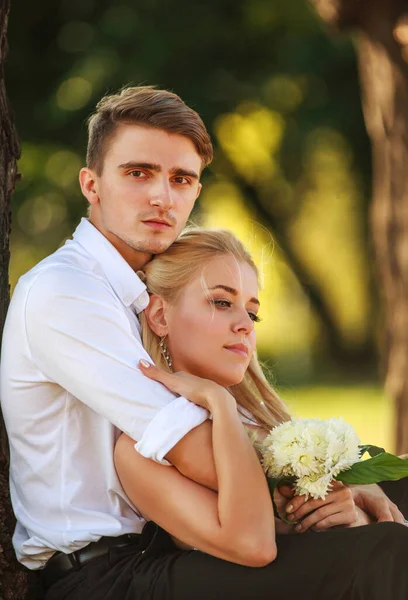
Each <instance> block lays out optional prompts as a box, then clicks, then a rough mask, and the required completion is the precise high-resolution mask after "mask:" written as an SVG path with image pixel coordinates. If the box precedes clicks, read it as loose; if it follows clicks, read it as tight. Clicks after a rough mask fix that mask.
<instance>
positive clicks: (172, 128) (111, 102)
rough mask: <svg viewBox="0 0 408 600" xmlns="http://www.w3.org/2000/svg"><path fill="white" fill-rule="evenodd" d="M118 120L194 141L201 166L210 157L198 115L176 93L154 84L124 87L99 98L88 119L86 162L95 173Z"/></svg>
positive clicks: (209, 146)
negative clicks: (160, 88)
mask: <svg viewBox="0 0 408 600" xmlns="http://www.w3.org/2000/svg"><path fill="white" fill-rule="evenodd" d="M120 124H132V125H142V126H144V127H154V128H155V129H162V130H163V131H167V132H168V133H176V134H179V135H184V136H185V137H187V138H189V139H190V140H191V141H192V142H193V144H194V146H195V148H196V150H197V153H198V155H199V156H200V157H201V160H202V166H203V168H204V167H205V166H207V165H208V164H209V163H210V162H211V161H212V159H213V147H212V143H211V139H210V136H209V134H208V132H207V130H206V128H205V125H204V123H203V121H202V119H201V117H200V116H199V115H198V113H196V112H195V110H193V109H192V108H189V107H188V106H187V105H186V104H185V103H184V102H183V100H182V99H181V98H180V97H179V96H177V95H176V94H173V93H172V92H169V91H167V90H158V89H155V88H154V87H153V86H136V87H126V88H124V89H123V90H121V91H120V92H119V93H118V94H112V95H109V96H105V97H104V98H102V100H100V101H99V102H98V104H97V105H96V111H95V113H94V114H93V115H92V116H91V117H90V118H89V121H88V149H87V154H86V162H87V166H88V167H89V168H90V169H93V170H95V171H96V173H97V174H98V175H101V174H102V170H103V163H104V159H105V156H106V151H107V147H108V142H109V141H110V140H111V139H112V137H113V135H114V133H115V131H116V130H117V128H118V127H119V125H120Z"/></svg>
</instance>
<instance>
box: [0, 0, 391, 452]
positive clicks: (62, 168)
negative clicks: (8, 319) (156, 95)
mask: <svg viewBox="0 0 408 600" xmlns="http://www.w3.org/2000/svg"><path fill="white" fill-rule="evenodd" d="M9 43H10V54H9V59H8V64H7V69H6V78H7V79H6V82H7V90H8V95H9V97H10V100H11V104H12V106H13V109H14V111H15V118H16V124H17V128H18V131H19V134H20V137H21V140H22V147H23V156H22V159H21V163H20V170H21V172H22V174H23V179H22V181H21V183H19V185H18V189H17V191H16V194H15V197H14V206H13V233H12V247H11V251H12V264H11V282H12V285H14V284H15V282H16V280H17V279H18V277H19V276H20V275H21V273H23V272H24V271H26V270H27V269H28V268H30V267H31V266H32V265H33V264H35V263H36V262H38V260H40V259H41V258H42V257H43V256H45V255H47V254H48V253H49V252H51V251H53V250H54V249H55V248H56V247H57V246H58V245H60V244H61V243H62V242H63V241H64V240H65V239H66V238H67V237H69V236H70V234H71V232H72V231H73V229H74V227H75V225H76V223H77V222H78V220H79V219H80V217H81V216H83V215H84V214H85V211H86V203H85V200H84V199H83V198H82V197H81V194H80V191H79V187H78V183H77V173H78V170H79V168H80V166H81V165H82V164H83V163H84V156H85V146H86V126H85V123H86V119H87V117H88V116H89V114H90V113H91V112H92V110H93V107H94V106H95V103H96V102H97V101H98V99H99V98H100V97H101V96H102V95H104V94H105V93H107V92H111V91H115V90H117V89H118V88H120V87H121V86H123V85H125V84H128V83H134V84H139V83H145V84H157V85H158V86H159V87H165V88H168V89H171V90H173V91H175V92H176V93H178V94H180V95H181V97H182V98H183V99H184V100H185V101H186V102H187V103H188V104H189V105H190V106H192V107H193V108H195V109H196V110H197V111H198V112H199V113H200V114H201V115H202V117H203V119H204V121H205V122H206V124H207V126H208V128H209V130H210V132H211V134H212V136H213V138H214V142H215V146H216V158H215V161H214V163H213V165H212V167H211V168H210V169H208V172H207V173H206V174H205V176H204V180H203V182H204V191H203V193H202V196H201V199H200V204H199V206H198V209H197V211H196V213H195V215H194V219H195V220H196V221H198V222H201V223H203V224H210V225H215V226H225V227H228V228H230V229H233V230H234V231H236V232H237V233H238V234H239V235H240V236H241V237H242V238H243V239H244V240H245V241H246V243H247V244H248V245H249V247H250V248H251V249H252V251H253V252H254V254H255V256H256V258H257V260H258V262H259V263H260V264H261V267H262V271H263V273H264V276H265V277H264V280H265V285H264V291H263V294H262V298H261V300H262V304H263V310H262V313H263V315H262V316H263V322H262V323H261V324H260V325H259V330H258V338H259V349H260V353H261V356H262V357H263V358H264V359H267V362H268V364H269V366H271V367H272V369H273V371H274V372H275V373H276V376H277V380H278V383H279V384H281V385H282V386H284V387H285V386H287V385H293V384H296V383H297V382H306V383H307V382H310V381H316V380H327V379H333V378H334V379H336V378H337V379H340V380H341V381H344V380H345V378H346V377H347V378H348V380H351V379H355V378H357V379H359V380H364V379H366V378H370V379H373V378H375V373H376V351H375V347H376V335H377V334H376V331H377V327H378V307H377V292H376V288H375V285H374V283H373V267H372V258H371V256H370V242H369V236H368V231H367V229H368V225H367V224H368V203H369V197H370V179H371V173H370V147H369V142H368V140H367V136H366V133H365V129H364V124H363V119H362V114H361V106H360V97H359V86H358V74H357V68H356V60H355V55H354V50H353V47H352V41H351V39H348V38H345V37H342V38H334V37H329V36H328V34H327V32H326V31H325V30H324V29H323V27H322V25H321V24H320V23H319V21H318V19H317V17H316V16H315V14H314V13H313V11H312V10H311V8H310V7H309V5H308V3H307V2H306V0H290V2H288V1H287V0H274V1H273V2H271V1H270V0H240V1H238V2H237V1H236V0H206V2H203V1H201V0H190V1H189V2H187V1H186V0H178V1H177V2H175V1H174V0H168V1H164V0H138V1H137V2H134V1H130V0H121V1H119V2H113V1H112V0H98V2H97V1H96V0H59V1H58V2H51V1H50V0H43V1H42V2H41V3H32V2H31V3H30V2H29V1H28V0H13V2H12V13H11V19H10V24H9ZM365 441H367V440H365ZM369 441H371V442H373V443H374V442H375V441H376V440H373V439H371V440H369ZM377 441H381V442H382V441H383V440H378V439H377Z"/></svg>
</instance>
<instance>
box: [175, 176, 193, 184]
mask: <svg viewBox="0 0 408 600" xmlns="http://www.w3.org/2000/svg"><path fill="white" fill-rule="evenodd" d="M174 181H175V183H179V184H181V185H188V184H189V183H190V180H189V179H187V177H175V178H174Z"/></svg>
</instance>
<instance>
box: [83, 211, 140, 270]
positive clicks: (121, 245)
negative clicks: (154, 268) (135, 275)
mask: <svg viewBox="0 0 408 600" xmlns="http://www.w3.org/2000/svg"><path fill="white" fill-rule="evenodd" d="M88 220H89V222H90V223H91V224H92V225H93V226H94V227H95V228H96V229H97V230H98V231H99V232H100V233H101V234H102V235H103V236H104V237H105V238H106V239H107V240H108V242H110V243H111V244H112V246H113V247H114V248H116V250H117V251H118V252H119V254H120V255H121V256H122V258H124V259H125V261H126V262H127V263H128V264H129V265H130V266H131V267H132V269H133V270H134V271H138V270H139V269H143V267H144V266H145V265H146V264H147V263H148V262H150V260H151V259H152V254H150V253H148V252H140V251H138V250H135V249H134V248H132V247H131V246H129V244H126V242H124V241H123V240H121V239H120V238H119V237H118V236H117V235H115V234H114V233H111V232H110V231H109V232H106V231H105V230H104V229H103V227H99V226H98V223H96V222H95V219H92V217H91V216H89V217H88Z"/></svg>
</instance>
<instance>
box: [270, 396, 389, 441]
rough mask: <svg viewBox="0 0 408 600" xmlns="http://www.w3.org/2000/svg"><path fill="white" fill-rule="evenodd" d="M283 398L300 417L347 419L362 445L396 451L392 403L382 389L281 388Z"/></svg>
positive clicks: (293, 412)
mask: <svg viewBox="0 0 408 600" xmlns="http://www.w3.org/2000/svg"><path fill="white" fill-rule="evenodd" d="M280 395H281V396H282V397H283V398H284V400H285V401H286V403H287V405H288V406H289V408H290V410H291V412H292V414H294V415H295V416H297V417H307V418H313V417H316V418H320V419H328V418H330V417H343V418H344V419H345V420H346V421H347V422H348V423H351V424H352V425H353V426H354V428H355V429H356V431H357V433H358V435H359V436H360V439H361V441H362V443H364V444H367V443H369V444H375V445H378V446H382V447H384V448H386V449H387V450H388V451H391V452H392V451H394V435H393V408H392V403H391V401H390V400H389V399H388V398H387V397H386V395H385V393H384V391H383V390H382V389H381V388H380V387H379V386H376V385H374V384H360V385H350V386H344V387H342V386H324V385H315V386H305V387H292V388H286V389H282V388H281V389H280Z"/></svg>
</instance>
